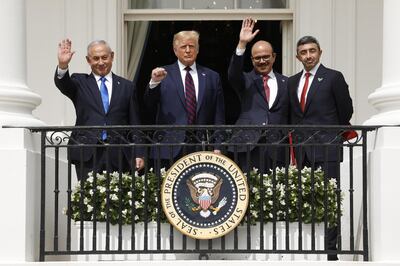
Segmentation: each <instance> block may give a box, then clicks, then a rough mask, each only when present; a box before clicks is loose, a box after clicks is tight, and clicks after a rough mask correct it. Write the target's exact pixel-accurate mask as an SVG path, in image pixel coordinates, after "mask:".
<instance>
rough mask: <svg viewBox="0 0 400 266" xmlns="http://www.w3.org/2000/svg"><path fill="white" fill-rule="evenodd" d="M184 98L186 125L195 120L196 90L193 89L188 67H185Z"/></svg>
mask: <svg viewBox="0 0 400 266" xmlns="http://www.w3.org/2000/svg"><path fill="white" fill-rule="evenodd" d="M185 70H186V77H185V98H186V112H187V117H188V120H187V121H188V125H192V124H194V123H195V121H196V91H195V89H194V82H193V78H192V75H190V70H191V68H190V67H185Z"/></svg>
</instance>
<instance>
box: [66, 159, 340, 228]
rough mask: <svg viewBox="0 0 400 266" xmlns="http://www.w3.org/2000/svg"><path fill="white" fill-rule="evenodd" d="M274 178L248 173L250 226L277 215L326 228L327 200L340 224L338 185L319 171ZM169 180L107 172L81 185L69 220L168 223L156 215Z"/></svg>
mask: <svg viewBox="0 0 400 266" xmlns="http://www.w3.org/2000/svg"><path fill="white" fill-rule="evenodd" d="M275 173H276V174H275V178H274V177H273V174H269V175H267V174H263V175H262V174H260V173H259V172H258V171H257V170H256V169H253V170H252V171H251V172H250V178H249V180H248V181H249V182H248V183H249V186H250V206H249V211H250V217H251V218H250V219H251V222H252V223H255V222H259V221H261V220H262V221H263V222H270V221H273V219H274V213H275V214H276V215H275V219H276V220H277V221H286V219H288V220H289V222H296V221H298V220H299V216H300V212H301V219H302V222H303V223H311V222H312V221H313V220H314V221H315V222H316V223H320V222H324V220H325V216H324V210H325V199H326V204H327V210H328V214H327V220H328V223H329V224H330V225H333V224H336V216H337V200H336V199H337V193H338V191H337V186H336V180H335V179H327V180H326V182H325V178H324V172H323V171H322V170H321V169H316V170H315V171H314V177H313V179H314V180H312V176H311V168H307V167H306V168H303V169H302V171H301V176H299V173H298V170H297V168H296V167H293V166H290V167H289V168H288V173H287V174H286V171H285V169H284V168H277V169H276V171H275ZM165 175H166V172H165V171H164V170H162V171H161V176H162V177H161V178H158V177H157V175H156V174H155V173H154V172H152V171H150V172H148V174H147V175H146V176H145V175H141V176H139V175H137V173H136V174H135V176H134V177H132V176H131V175H130V174H127V173H121V174H120V173H118V172H113V173H108V174H107V173H105V172H104V173H101V174H97V177H96V178H94V177H93V174H92V173H91V174H89V178H88V179H86V180H85V181H83V182H82V184H83V186H82V187H81V183H80V182H79V183H78V184H77V185H76V186H75V188H74V189H73V191H72V196H71V208H70V214H71V218H72V219H73V220H75V221H79V220H81V219H83V220H84V221H93V218H94V217H96V220H97V221H99V222H104V221H106V220H107V217H108V219H109V221H110V223H111V224H118V223H119V221H120V220H121V224H131V222H132V220H134V221H135V223H138V222H150V221H156V220H157V218H158V215H159V216H160V217H159V219H160V221H161V222H166V218H165V215H164V213H163V212H162V211H160V213H158V210H161V203H160V204H159V199H160V189H159V188H160V187H161V183H162V178H163V177H165ZM299 184H300V185H301V186H299ZM300 187H301V189H299V188H300ZM146 189H147V190H146ZM132 195H133V197H132ZM300 195H301V196H300ZM261 198H262V199H263V200H261ZM81 199H82V200H81ZM340 200H341V201H342V197H341V199H340ZM185 204H186V206H191V204H193V203H191V202H190V201H187V202H185ZM65 213H68V210H66V211H65ZM261 217H262V219H261Z"/></svg>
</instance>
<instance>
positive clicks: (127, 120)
mask: <svg viewBox="0 0 400 266" xmlns="http://www.w3.org/2000/svg"><path fill="white" fill-rule="evenodd" d="M74 53H75V52H73V51H72V49H71V41H70V40H69V39H65V40H62V41H61V42H60V43H59V45H58V66H57V70H56V73H55V76H54V82H55V84H56V86H57V88H58V89H59V90H60V91H61V92H62V93H63V94H64V95H65V96H67V97H68V98H70V99H71V101H72V102H73V104H74V107H75V112H76V123H75V125H76V126H103V125H138V124H140V121H139V117H138V112H137V110H136V108H137V106H138V104H137V101H136V91H135V86H134V84H133V83H132V81H129V80H126V79H124V78H122V77H119V76H117V75H115V74H114V73H112V72H111V68H112V62H113V59H114V52H113V51H112V50H111V48H110V46H109V45H108V44H107V42H105V41H103V40H100V41H93V42H91V43H90V44H89V45H88V48H87V56H86V61H87V62H88V64H89V65H90V67H91V69H92V73H90V74H77V73H75V74H72V75H71V76H70V74H69V69H68V65H69V63H70V61H71V59H72V56H73V55H74ZM102 83H103V84H102ZM101 89H103V90H104V89H105V90H106V91H105V92H104V93H102V92H101ZM120 133H121V132H105V131H101V130H100V131H98V132H94V131H85V130H81V131H73V132H72V135H71V137H70V140H69V144H70V145H71V147H70V148H69V150H68V158H69V160H70V161H71V163H73V164H75V167H76V172H77V176H78V179H84V178H86V177H87V174H88V173H89V172H90V171H92V170H95V171H103V170H107V171H110V172H111V171H128V170H129V169H130V167H131V163H132V164H133V167H136V168H138V169H141V168H143V166H144V160H143V158H142V157H141V153H140V151H138V150H134V149H133V150H130V149H129V150H128V149H123V151H122V152H121V150H120V149H118V148H103V147H101V148H91V147H85V148H76V147H73V145H75V144H79V143H83V144H103V143H110V144H114V143H125V142H126V140H127V136H126V135H123V134H122V135H120ZM130 140H131V141H135V140H132V139H130ZM122 153H123V155H122ZM132 153H134V154H132ZM121 155H122V156H121ZM133 158H136V159H133Z"/></svg>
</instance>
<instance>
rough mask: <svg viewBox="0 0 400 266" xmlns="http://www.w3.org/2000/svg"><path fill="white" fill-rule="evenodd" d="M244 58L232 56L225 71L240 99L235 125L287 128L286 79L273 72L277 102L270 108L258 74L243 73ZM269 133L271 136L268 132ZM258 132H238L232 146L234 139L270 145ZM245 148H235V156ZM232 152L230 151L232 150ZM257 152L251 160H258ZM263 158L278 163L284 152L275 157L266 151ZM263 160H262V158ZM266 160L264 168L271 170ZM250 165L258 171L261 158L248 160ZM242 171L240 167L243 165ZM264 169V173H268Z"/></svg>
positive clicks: (279, 151)
mask: <svg viewBox="0 0 400 266" xmlns="http://www.w3.org/2000/svg"><path fill="white" fill-rule="evenodd" d="M243 60H244V57H243V56H238V55H236V54H234V55H233V56H232V59H231V62H230V64H229V69H228V79H229V83H230V84H231V86H232V88H233V89H234V90H235V91H236V93H237V94H238V96H239V98H240V108H241V112H240V115H239V118H238V120H237V121H236V124H237V125H279V124H288V118H289V97H288V90H287V80H288V79H287V77H285V76H283V75H280V74H278V73H276V72H274V74H275V77H276V81H277V85H278V92H277V96H276V99H275V101H274V103H273V105H272V106H271V108H270V107H269V105H268V102H267V101H266V98H265V91H264V85H263V80H262V77H261V75H260V74H258V73H256V72H255V70H254V69H253V70H252V71H250V72H247V73H246V72H243ZM270 133H272V132H270ZM276 133H277V134H278V135H279V137H278V139H280V138H281V137H283V136H282V134H281V132H274V134H276ZM260 134H261V132H260V131H258V130H246V131H241V132H239V133H238V135H236V136H234V138H233V142H235V138H236V139H237V140H238V142H243V140H245V142H252V143H257V142H260V141H262V142H265V141H267V142H268V141H270V140H269V139H268V135H269V134H267V136H266V138H267V139H263V140H261V139H260V137H261V135H260ZM254 147H255V146H252V147H251V148H250V150H253V149H254ZM246 149H247V148H246V147H245V146H242V147H237V148H236V150H237V151H238V152H245V151H246ZM231 150H232V149H231ZM259 153H260V152H259V150H258V149H255V150H254V151H252V157H257V155H258V154H259ZM264 155H265V156H268V157H269V159H271V160H272V159H273V157H275V156H276V159H277V160H278V161H280V162H283V161H284V150H283V149H279V150H278V152H277V154H276V155H274V154H272V152H270V151H269V150H268V149H267V150H266V151H265V153H264ZM261 159H262V158H261ZM264 159H265V162H264V163H265V164H264V165H265V167H267V168H268V167H270V166H271V165H269V164H268V163H267V158H264ZM250 160H251V161H252V162H253V164H252V166H254V167H257V168H259V167H260V163H259V161H260V158H256V159H255V158H251V159H250ZM242 168H243V165H242ZM267 168H265V169H267Z"/></svg>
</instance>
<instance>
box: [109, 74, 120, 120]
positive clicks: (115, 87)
mask: <svg viewBox="0 0 400 266" xmlns="http://www.w3.org/2000/svg"><path fill="white" fill-rule="evenodd" d="M112 80H113V82H112V94H111V100H110V108H109V109H108V112H111V109H112V108H113V106H114V105H115V104H116V103H117V102H119V101H118V98H119V97H120V96H121V81H120V80H119V78H118V77H117V76H116V75H114V73H113V74H112Z"/></svg>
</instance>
